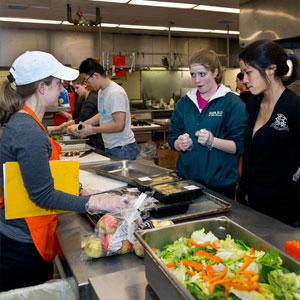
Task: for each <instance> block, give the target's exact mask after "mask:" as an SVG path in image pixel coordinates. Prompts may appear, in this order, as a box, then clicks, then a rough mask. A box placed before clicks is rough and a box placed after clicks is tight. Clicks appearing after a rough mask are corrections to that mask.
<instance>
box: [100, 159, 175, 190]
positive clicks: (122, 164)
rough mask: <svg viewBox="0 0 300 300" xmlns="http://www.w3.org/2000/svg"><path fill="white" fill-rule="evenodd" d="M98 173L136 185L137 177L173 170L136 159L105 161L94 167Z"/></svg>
mask: <svg viewBox="0 0 300 300" xmlns="http://www.w3.org/2000/svg"><path fill="white" fill-rule="evenodd" d="M94 170H95V171H96V173H97V174H99V175H102V176H106V177H109V178H113V179H116V180H120V181H124V182H127V183H129V184H131V185H134V186H136V183H135V182H136V179H137V178H140V177H146V176H151V175H160V174H166V173H170V172H172V171H171V170H169V169H165V168H161V167H158V166H154V165H153V166H152V165H151V166H150V165H145V164H142V163H138V162H136V161H131V160H121V161H114V162H110V163H105V164H102V165H100V166H96V167H95V168H94Z"/></svg>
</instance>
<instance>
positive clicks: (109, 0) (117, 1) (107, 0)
mask: <svg viewBox="0 0 300 300" xmlns="http://www.w3.org/2000/svg"><path fill="white" fill-rule="evenodd" d="M89 1H95V2H111V3H127V2H128V1H129V0H89Z"/></svg>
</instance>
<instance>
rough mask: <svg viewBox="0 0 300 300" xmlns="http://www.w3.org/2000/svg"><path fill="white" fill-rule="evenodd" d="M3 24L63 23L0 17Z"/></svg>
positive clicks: (59, 22)
mask: <svg viewBox="0 0 300 300" xmlns="http://www.w3.org/2000/svg"><path fill="white" fill-rule="evenodd" d="M0 21H2V22H18V23H37V24H54V25H55V24H61V23H62V22H61V21H55V20H40V19H25V18H9V17H0Z"/></svg>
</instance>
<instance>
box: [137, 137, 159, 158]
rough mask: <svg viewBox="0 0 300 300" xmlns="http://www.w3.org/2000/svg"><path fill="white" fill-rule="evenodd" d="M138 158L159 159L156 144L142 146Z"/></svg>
mask: <svg viewBox="0 0 300 300" xmlns="http://www.w3.org/2000/svg"><path fill="white" fill-rule="evenodd" d="M138 156H139V157H140V158H142V159H149V160H150V159H154V158H155V157H157V150H156V144H155V143H154V142H152V141H149V142H147V143H144V144H142V145H141V146H140V151H139V154H138Z"/></svg>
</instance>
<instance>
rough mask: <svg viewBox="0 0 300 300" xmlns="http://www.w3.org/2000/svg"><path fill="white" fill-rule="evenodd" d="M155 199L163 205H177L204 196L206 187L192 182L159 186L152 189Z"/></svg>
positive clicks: (186, 181) (185, 181)
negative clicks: (176, 203)
mask: <svg viewBox="0 0 300 300" xmlns="http://www.w3.org/2000/svg"><path fill="white" fill-rule="evenodd" d="M152 189H153V191H154V195H153V196H154V198H156V199H157V200H159V201H161V202H162V203H175V202H181V201H188V200H192V199H195V198H197V197H198V196H200V195H201V194H202V190H203V189H204V186H203V185H202V184H200V183H197V182H195V181H191V180H182V181H177V182H170V183H165V184H159V185H155V186H153V187H152Z"/></svg>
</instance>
